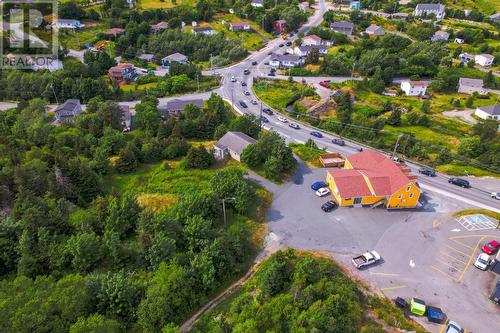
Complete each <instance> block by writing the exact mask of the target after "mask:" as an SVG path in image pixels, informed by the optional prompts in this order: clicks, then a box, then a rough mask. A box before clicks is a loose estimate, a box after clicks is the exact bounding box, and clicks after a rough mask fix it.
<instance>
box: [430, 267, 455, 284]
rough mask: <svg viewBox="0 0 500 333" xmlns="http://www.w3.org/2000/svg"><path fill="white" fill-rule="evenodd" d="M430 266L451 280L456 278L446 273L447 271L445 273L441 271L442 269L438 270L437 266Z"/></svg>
mask: <svg viewBox="0 0 500 333" xmlns="http://www.w3.org/2000/svg"><path fill="white" fill-rule="evenodd" d="M431 268H432V269H433V270H435V271H436V272H439V273H441V274H443V275H444V276H446V277H448V278H450V279H452V280H453V281H457V279H456V278H455V277H453V276H451V275H449V274H448V273H446V272H443V271H442V270H440V269H439V268H436V267H435V266H431Z"/></svg>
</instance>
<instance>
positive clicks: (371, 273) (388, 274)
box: [370, 272, 399, 276]
mask: <svg viewBox="0 0 500 333" xmlns="http://www.w3.org/2000/svg"><path fill="white" fill-rule="evenodd" d="M370 275H381V276H399V274H392V273H376V272H375V273H373V272H370Z"/></svg>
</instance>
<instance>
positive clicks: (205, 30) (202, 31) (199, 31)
mask: <svg viewBox="0 0 500 333" xmlns="http://www.w3.org/2000/svg"><path fill="white" fill-rule="evenodd" d="M192 32H193V34H195V35H205V36H213V35H215V34H216V33H217V31H215V30H214V29H212V27H200V28H194V29H193V30H192Z"/></svg>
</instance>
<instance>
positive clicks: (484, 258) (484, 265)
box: [474, 253, 490, 271]
mask: <svg viewBox="0 0 500 333" xmlns="http://www.w3.org/2000/svg"><path fill="white" fill-rule="evenodd" d="M489 265H490V256H489V255H487V254H486V253H480V254H479V256H478V257H477V259H476V261H475V262H474V266H476V267H477V268H479V269H480V270H482V271H485V270H487V269H488V266H489Z"/></svg>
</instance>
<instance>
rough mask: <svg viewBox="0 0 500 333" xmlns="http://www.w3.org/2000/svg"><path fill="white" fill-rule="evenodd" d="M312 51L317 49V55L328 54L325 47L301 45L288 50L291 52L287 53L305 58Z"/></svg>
mask: <svg viewBox="0 0 500 333" xmlns="http://www.w3.org/2000/svg"><path fill="white" fill-rule="evenodd" d="M312 49H318V52H319V55H320V56H323V55H325V54H326V53H327V52H328V49H327V48H326V46H323V45H317V46H316V45H302V46H295V47H294V48H289V49H288V50H289V51H291V52H289V53H293V54H295V55H298V56H299V57H307V56H308V55H309V52H311V50H312Z"/></svg>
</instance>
